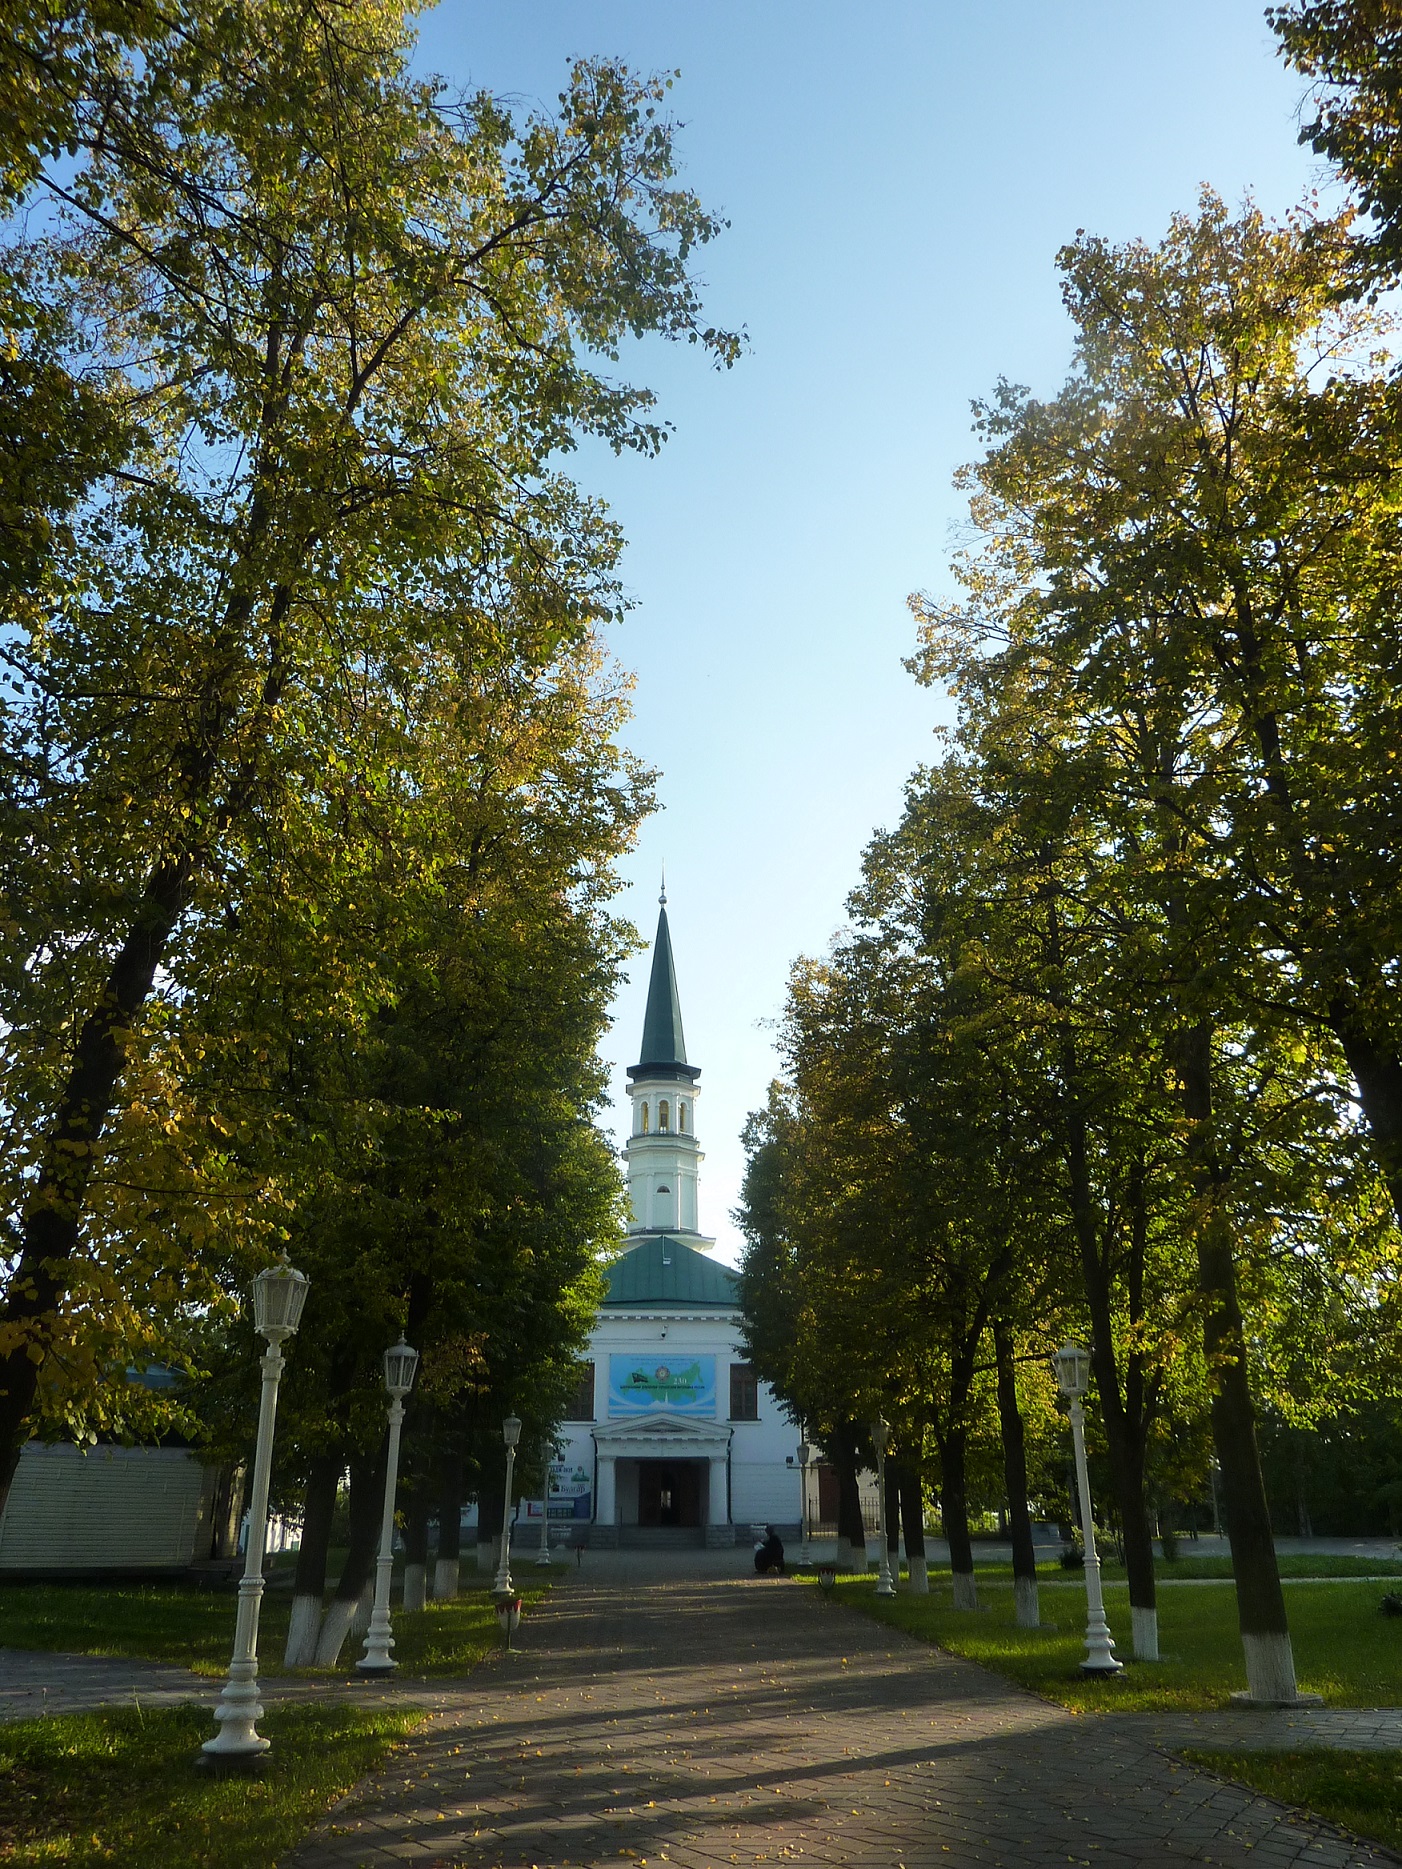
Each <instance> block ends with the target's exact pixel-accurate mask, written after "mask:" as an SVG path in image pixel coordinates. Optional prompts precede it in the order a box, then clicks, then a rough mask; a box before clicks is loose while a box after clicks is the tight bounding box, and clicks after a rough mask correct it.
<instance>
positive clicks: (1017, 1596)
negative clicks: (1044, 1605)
mask: <svg viewBox="0 0 1402 1869" xmlns="http://www.w3.org/2000/svg"><path fill="white" fill-rule="evenodd" d="M1013 1621H1014V1622H1015V1623H1016V1624H1017V1626H1018V1628H1019V1629H1040V1628H1041V1626H1042V1611H1041V1606H1040V1605H1039V1603H1038V1601H1037V1579H1036V1578H1035V1577H1014V1578H1013Z"/></svg>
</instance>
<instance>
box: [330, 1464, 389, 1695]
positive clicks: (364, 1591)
mask: <svg viewBox="0 0 1402 1869" xmlns="http://www.w3.org/2000/svg"><path fill="white" fill-rule="evenodd" d="M388 1452H389V1447H388V1439H387V1438H386V1440H383V1441H381V1443H380V1446H379V1449H378V1451H377V1452H376V1453H375V1454H374V1455H373V1456H372V1455H369V1454H352V1455H351V1461H350V1548H349V1550H348V1551H347V1552H346V1561H345V1564H344V1565H343V1566H342V1569H341V1575H340V1579H339V1581H338V1582H337V1584H336V1593H335V1595H334V1596H333V1597H332V1599H331V1603H330V1606H329V1607H328V1609H327V1611H326V1614H325V1616H324V1617H323V1618H322V1624H321V1636H320V1638H319V1640H318V1642H317V1645H316V1662H317V1666H318V1667H319V1668H334V1667H335V1665H336V1663H337V1661H338V1660H339V1659H340V1655H341V1650H342V1648H343V1647H344V1646H345V1641H346V1637H347V1636H348V1635H351V1634H352V1633H353V1632H354V1629H355V1625H356V1623H357V1622H358V1621H359V1620H360V1617H361V1616H362V1615H363V1614H366V1613H368V1601H367V1599H368V1598H369V1596H370V1595H372V1594H373V1591H374V1582H373V1573H374V1568H375V1554H376V1550H377V1547H378V1545H379V1542H380V1518H381V1515H382V1513H383V1511H384V1503H385V1460H386V1459H387V1457H388Z"/></svg>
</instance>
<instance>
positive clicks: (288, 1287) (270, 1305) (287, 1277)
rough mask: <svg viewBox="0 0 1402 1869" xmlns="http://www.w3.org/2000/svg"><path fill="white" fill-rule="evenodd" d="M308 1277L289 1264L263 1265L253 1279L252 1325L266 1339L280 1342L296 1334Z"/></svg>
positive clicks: (283, 1257)
mask: <svg viewBox="0 0 1402 1869" xmlns="http://www.w3.org/2000/svg"><path fill="white" fill-rule="evenodd" d="M309 1283H310V1280H309V1279H308V1278H307V1276H306V1274H305V1273H304V1272H298V1271H297V1270H296V1268H295V1267H294V1266H291V1265H289V1264H288V1261H287V1254H286V1253H284V1254H283V1256H282V1263H281V1265H270V1266H265V1267H264V1268H263V1270H262V1271H261V1272H260V1273H259V1274H258V1276H257V1278H255V1279H254V1281H253V1328H254V1329H255V1330H256V1331H257V1332H258V1335H259V1336H260V1337H266V1338H267V1340H268V1342H269V1343H281V1342H282V1341H283V1339H284V1338H285V1337H293V1336H295V1335H296V1334H297V1326H298V1325H299V1324H300V1323H301V1321H302V1306H303V1305H304V1304H305V1303H306V1302H307V1286H308V1284H309Z"/></svg>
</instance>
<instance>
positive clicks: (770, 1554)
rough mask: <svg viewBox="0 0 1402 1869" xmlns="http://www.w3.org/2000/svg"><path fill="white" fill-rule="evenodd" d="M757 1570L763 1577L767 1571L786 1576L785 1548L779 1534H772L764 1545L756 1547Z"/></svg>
mask: <svg viewBox="0 0 1402 1869" xmlns="http://www.w3.org/2000/svg"><path fill="white" fill-rule="evenodd" d="M755 1569H756V1570H757V1571H758V1572H759V1574H760V1576H761V1577H763V1576H764V1574H765V1572H766V1571H773V1572H774V1573H775V1575H776V1576H779V1577H782V1576H783V1575H784V1546H783V1542H782V1540H781V1539H780V1537H779V1534H778V1533H777V1532H770V1534H769V1536H768V1537H767V1538H766V1539H765V1541H764V1543H763V1544H762V1545H756V1547H755Z"/></svg>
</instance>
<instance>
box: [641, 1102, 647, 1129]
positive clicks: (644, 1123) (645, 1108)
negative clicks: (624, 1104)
mask: <svg viewBox="0 0 1402 1869" xmlns="http://www.w3.org/2000/svg"><path fill="white" fill-rule="evenodd" d="M642 1112H643V1134H644V1135H646V1134H647V1105H646V1104H643V1106H642Z"/></svg>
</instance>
